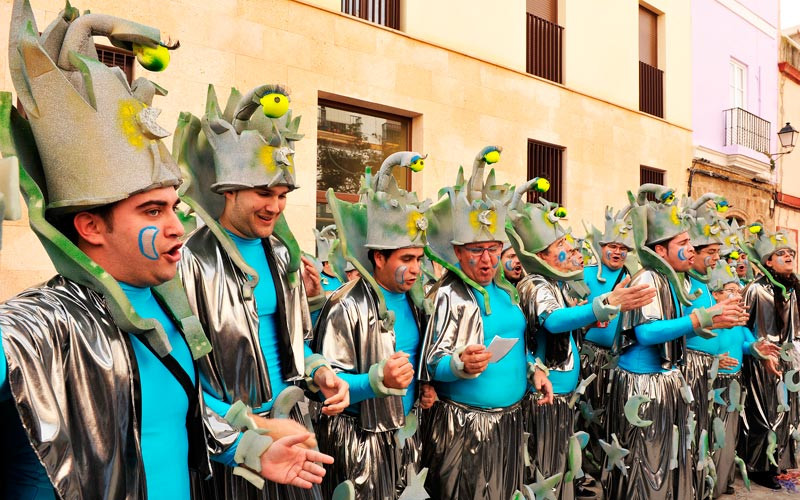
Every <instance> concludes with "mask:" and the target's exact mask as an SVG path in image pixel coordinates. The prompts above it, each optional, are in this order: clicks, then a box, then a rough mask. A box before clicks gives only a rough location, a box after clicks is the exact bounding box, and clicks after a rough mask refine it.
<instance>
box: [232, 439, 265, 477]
mask: <svg viewBox="0 0 800 500" xmlns="http://www.w3.org/2000/svg"><path fill="white" fill-rule="evenodd" d="M270 446H272V438H271V437H269V436H264V435H262V434H259V433H257V432H253V431H246V432H245V433H244V434H242V438H241V439H240V440H239V445H238V446H237V447H236V454H235V455H234V456H233V459H234V460H235V461H236V463H237V464H241V466H240V467H235V468H234V469H233V473H234V475H237V476H240V477H242V478H243V479H246V480H247V481H249V482H250V483H251V484H252V485H253V486H255V487H256V488H258V489H261V488H263V487H264V479H263V478H262V477H261V476H259V475H258V474H256V473H260V472H261V455H263V454H264V452H265V451H267V449H268V448H269V447H270Z"/></svg>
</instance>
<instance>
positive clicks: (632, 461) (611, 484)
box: [604, 368, 694, 500]
mask: <svg viewBox="0 0 800 500" xmlns="http://www.w3.org/2000/svg"><path fill="white" fill-rule="evenodd" d="M612 383H613V387H614V390H613V391H612V393H611V397H610V398H609V404H608V410H607V412H606V415H607V418H608V430H609V435H611V433H614V434H616V435H617V438H618V439H619V443H620V446H622V447H623V448H626V449H627V450H628V451H629V452H630V453H629V454H628V455H627V456H626V457H625V458H624V461H625V465H626V468H627V475H623V474H622V472H621V471H620V470H619V469H618V468H614V469H613V470H612V471H611V472H610V474H609V477H608V480H607V481H605V484H604V488H605V498H613V499H625V500H671V499H675V500H688V499H691V498H693V497H694V491H693V488H692V472H691V471H692V470H693V468H692V466H693V460H692V455H691V453H690V452H691V450H690V449H687V448H689V447H688V446H687V444H688V443H687V441H688V432H687V425H686V424H687V417H688V411H689V406H688V405H687V404H686V403H685V402H684V401H683V398H682V397H681V394H680V387H681V382H680V378H679V375H678V372H677V371H676V370H673V371H670V372H666V373H631V372H629V371H626V370H623V369H621V368H617V369H616V370H614V375H613V380H612ZM637 394H644V395H647V396H648V397H649V398H650V403H647V404H643V405H642V406H641V408H640V411H639V416H640V417H641V418H642V419H643V420H652V421H653V423H652V424H651V425H649V426H647V427H636V426H633V425H631V424H630V423H629V422H628V420H627V419H626V418H625V403H626V402H627V401H628V399H629V398H631V397H632V396H634V395H637ZM673 425H676V426H677V428H678V457H677V458H678V468H677V469H675V470H671V469H670V467H669V465H670V464H669V462H670V457H671V455H672V435H673V427H672V426H673Z"/></svg>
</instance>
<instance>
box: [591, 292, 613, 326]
mask: <svg viewBox="0 0 800 500" xmlns="http://www.w3.org/2000/svg"><path fill="white" fill-rule="evenodd" d="M610 293H611V292H608V293H604V294H603V295H599V296H597V297H595V298H594V300H593V301H592V312H594V317H595V318H597V321H600V322H602V323H607V322H609V321H611V320H612V319H614V318H615V317H616V316H617V314H619V306H612V305H611V304H608V303H607V302H606V299H607V298H608V296H609V294H610Z"/></svg>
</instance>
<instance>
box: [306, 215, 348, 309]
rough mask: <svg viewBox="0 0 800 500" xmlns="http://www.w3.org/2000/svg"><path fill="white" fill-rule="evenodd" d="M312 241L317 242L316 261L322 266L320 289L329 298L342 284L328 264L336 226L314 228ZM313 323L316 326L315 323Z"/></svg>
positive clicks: (336, 237) (335, 235)
mask: <svg viewBox="0 0 800 500" xmlns="http://www.w3.org/2000/svg"><path fill="white" fill-rule="evenodd" d="M314 239H315V240H316V242H317V260H318V261H319V263H320V264H322V271H320V278H321V279H320V281H321V284H322V289H323V290H324V291H325V295H326V296H330V294H331V292H333V291H334V290H336V289H337V288H339V287H340V286H342V285H343V284H344V282H343V281H342V280H341V279H339V277H338V275H337V273H336V272H335V271H334V270H333V266H332V265H331V262H330V259H331V257H330V253H331V250H332V248H331V246H332V245H334V242H335V241H336V240H337V239H338V235H337V232H336V224H330V225H328V226H325V227H323V228H322V230H318V229H317V228H314ZM345 272H346V270H345ZM314 323H315V324H316V321H315V322H314Z"/></svg>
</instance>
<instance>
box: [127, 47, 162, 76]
mask: <svg viewBox="0 0 800 500" xmlns="http://www.w3.org/2000/svg"><path fill="white" fill-rule="evenodd" d="M133 53H134V54H135V55H136V60H137V61H139V64H141V65H142V67H143V68H144V69H146V70H148V71H164V70H165V69H167V66H169V50H167V48H166V47H164V46H162V45H156V46H155V47H148V46H147V45H139V44H138V43H134V44H133Z"/></svg>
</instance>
